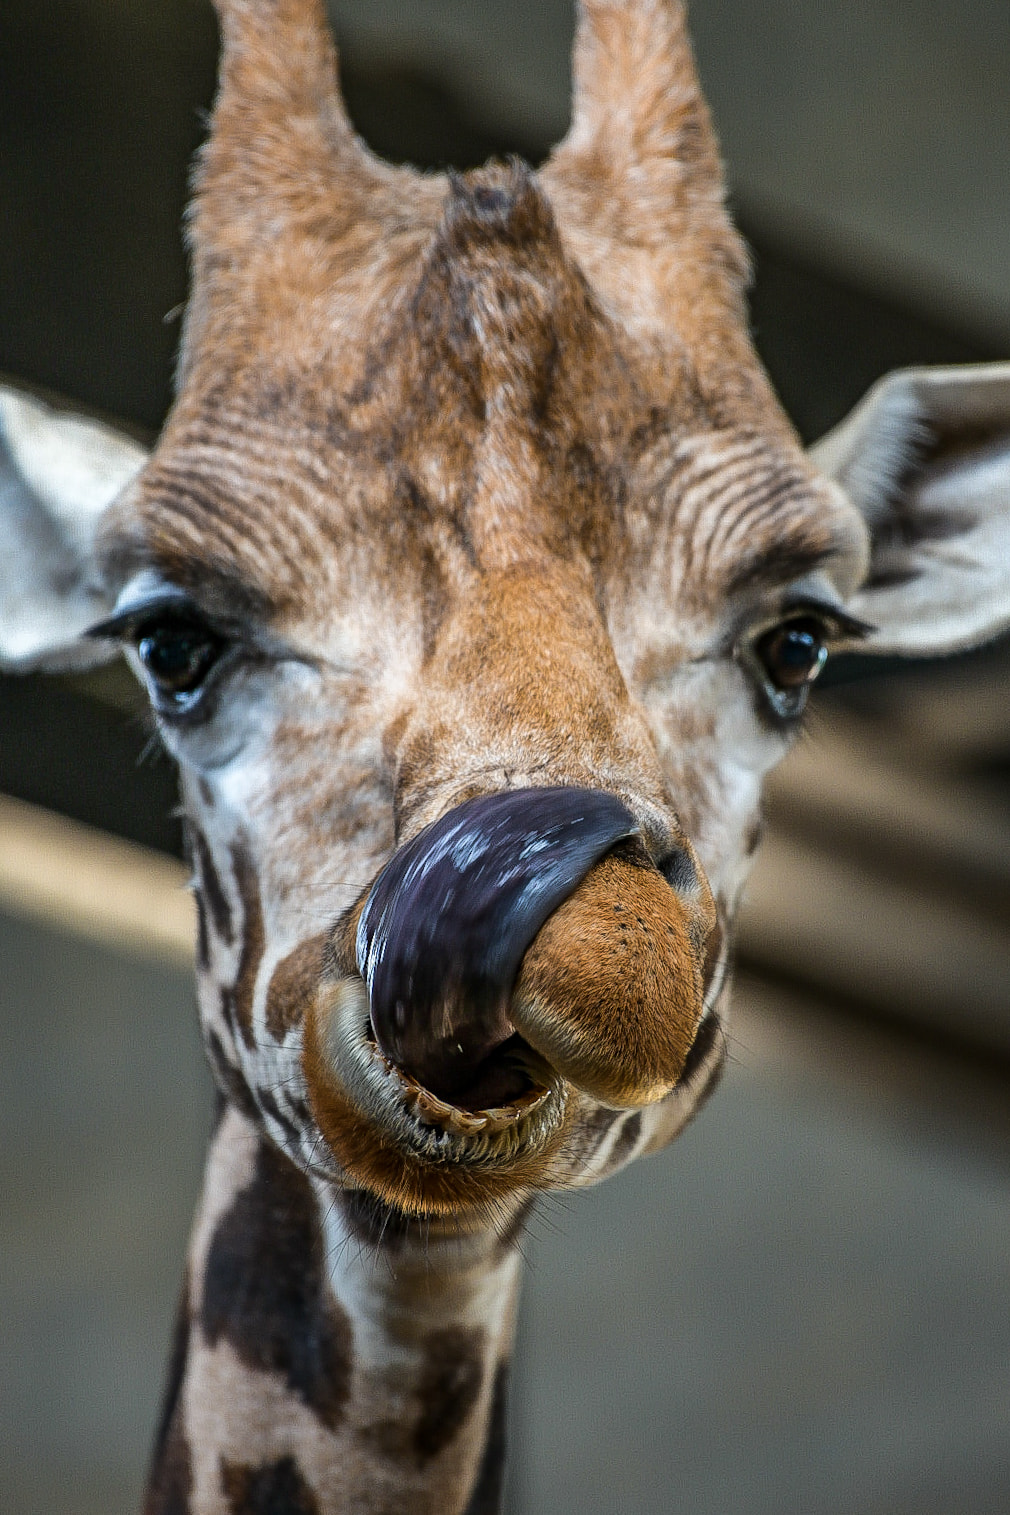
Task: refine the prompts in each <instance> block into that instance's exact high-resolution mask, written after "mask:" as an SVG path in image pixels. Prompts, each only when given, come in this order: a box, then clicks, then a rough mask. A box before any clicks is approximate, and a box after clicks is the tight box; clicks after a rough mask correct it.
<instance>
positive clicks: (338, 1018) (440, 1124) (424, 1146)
mask: <svg viewBox="0 0 1010 1515" xmlns="http://www.w3.org/2000/svg"><path fill="white" fill-rule="evenodd" d="M318 1008H319V1010H320V1011H321V1015H320V1025H321V1028H322V1041H323V1045H324V1048H325V1051H326V1054H327V1058H328V1061H329V1063H330V1066H331V1068H332V1069H333V1072H334V1073H335V1074H336V1075H337V1077H338V1078H339V1080H340V1082H341V1083H342V1084H343V1086H344V1088H345V1090H346V1092H347V1094H348V1095H349V1096H350V1097H351V1099H352V1100H353V1101H354V1103H355V1104H356V1105H357V1106H358V1107H359V1109H361V1110H362V1112H363V1113H364V1114H366V1115H367V1116H369V1117H370V1118H371V1119H372V1120H373V1121H374V1122H375V1123H376V1125H378V1126H379V1127H380V1129H381V1130H383V1131H384V1132H385V1134H387V1135H389V1136H391V1137H392V1138H393V1139H394V1140H396V1141H397V1142H401V1143H405V1144H406V1145H407V1146H408V1147H409V1148H410V1149H411V1150H412V1151H413V1152H414V1153H415V1155H417V1156H419V1157H422V1158H423V1159H424V1160H425V1161H428V1162H437V1163H444V1162H452V1163H463V1164H465V1165H474V1164H476V1165H486V1164H495V1165H497V1164H498V1163H501V1162H506V1161H511V1160H512V1159H514V1158H515V1157H516V1155H517V1154H518V1153H519V1152H524V1153H529V1152H531V1151H533V1150H536V1149H538V1148H540V1147H542V1146H545V1145H546V1144H547V1143H548V1142H549V1140H550V1138H551V1137H552V1136H553V1135H554V1133H555V1132H556V1131H557V1130H558V1128H559V1127H560V1125H561V1123H562V1121H563V1119H564V1115H565V1111H566V1108H567V1103H568V1097H569V1091H568V1088H567V1085H566V1083H565V1081H564V1080H563V1079H562V1078H561V1077H560V1076H559V1075H558V1074H557V1073H556V1072H555V1070H554V1069H553V1068H551V1067H550V1065H549V1064H548V1063H547V1062H546V1061H545V1059H544V1058H543V1057H541V1056H540V1054H539V1053H537V1052H535V1051H534V1049H533V1048H532V1047H530V1046H529V1045H528V1043H526V1042H524V1041H523V1039H522V1038H521V1037H520V1036H518V1035H513V1036H512V1037H510V1038H509V1039H508V1040H507V1041H506V1042H504V1043H503V1044H502V1045H501V1046H500V1047H498V1048H496V1049H495V1051H494V1052H493V1053H492V1054H490V1055H489V1057H488V1058H486V1059H485V1061H484V1063H483V1064H482V1065H480V1066H479V1067H478V1068H477V1069H476V1070H475V1072H474V1076H473V1078H472V1080H471V1081H470V1082H469V1083H468V1084H467V1085H466V1086H465V1087H464V1088H462V1089H459V1090H456V1091H454V1092H453V1094H452V1096H451V1097H448V1096H446V1095H444V1094H440V1093H437V1092H436V1091H435V1090H433V1089H430V1088H428V1087H427V1086H426V1085H425V1084H423V1083H422V1082H421V1081H420V1080H419V1079H418V1078H416V1077H415V1076H414V1075H413V1074H412V1073H410V1072H408V1071H407V1070H406V1069H404V1068H403V1067H401V1066H400V1065H399V1064H397V1063H396V1062H394V1061H393V1060H392V1059H391V1058H388V1057H387V1056H386V1055H385V1053H384V1052H383V1051H382V1049H381V1047H380V1046H379V1043H378V1039H377V1037H376V1035H375V1030H374V1027H373V1025H372V1020H371V1016H370V1013H369V1005H368V994H367V990H366V988H365V985H364V983H363V981H362V980H361V979H360V978H356V977H355V978H351V977H348V978H342V979H340V980H339V981H337V982H336V983H335V984H332V985H329V986H327V987H326V988H325V989H324V991H323V995H322V999H321V1002H320V1004H319V1007H318Z"/></svg>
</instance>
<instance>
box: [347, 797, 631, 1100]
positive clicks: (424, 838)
mask: <svg viewBox="0 0 1010 1515" xmlns="http://www.w3.org/2000/svg"><path fill="white" fill-rule="evenodd" d="M637 834H638V827H637V826H636V824H635V820H634V817H633V816H632V814H631V812H630V810H628V808H627V806H626V805H624V804H622V803H621V801H620V800H619V799H617V798H615V796H614V795H612V794H607V793H605V792H604V791H603V790H598V789H568V788H557V789H509V790H505V791H503V792H502V793H499V794H489V795H482V796H480V797H479V798H478V799H474V800H467V801H466V803H465V804H462V805H459V806H457V807H456V809H454V810H450V811H449V813H448V814H447V815H444V816H442V818H441V819H440V820H438V821H435V822H434V823H433V824H432V825H431V826H427V827H426V828H425V829H424V831H422V832H420V833H419V834H418V835H417V836H416V837H414V839H413V841H411V842H408V844H407V845H406V846H405V847H402V848H401V849H400V850H399V852H397V853H395V854H394V856H393V857H392V858H391V859H390V860H389V862H388V863H387V864H386V866H385V868H383V870H382V872H381V873H380V874H379V876H378V878H377V879H376V881H375V883H374V884H373V886H372V889H371V892H370V893H369V896H368V899H367V900H366V902H365V907H364V909H363V910H362V912H361V917H360V919H359V922H358V932H357V941H356V949H357V960H358V969H359V972H360V973H361V975H362V977H363V978H364V980H365V983H366V984H367V986H368V1003H369V1009H370V1012H371V1018H372V1027H373V1029H374V1032H375V1037H376V1040H377V1042H378V1044H379V1046H380V1048H381V1049H382V1051H383V1052H384V1053H385V1055H386V1056H387V1057H388V1058H389V1059H390V1060H391V1061H392V1062H395V1063H396V1064H397V1065H398V1066H399V1067H401V1068H403V1069H405V1070H406V1071H407V1072H408V1073H410V1074H412V1075H413V1076H414V1077H415V1078H416V1079H417V1080H418V1082H419V1083H421V1084H423V1085H424V1086H425V1087H426V1088H428V1089H431V1090H432V1092H433V1093H435V1094H439V1095H441V1096H443V1097H444V1098H452V1097H453V1095H455V1094H459V1093H460V1092H461V1091H464V1090H466V1089H467V1088H468V1087H472V1086H478V1085H479V1084H480V1081H481V1078H482V1077H484V1076H486V1075H485V1074H483V1073H482V1068H481V1065H482V1064H484V1063H485V1060H486V1059H487V1058H488V1057H489V1055H490V1054H491V1053H493V1052H494V1050H495V1049H496V1048H497V1047H500V1046H501V1045H502V1044H503V1043H505V1042H507V1041H508V1040H509V1038H510V1037H511V1036H512V1035H513V1032H514V1029H515V1028H514V1027H513V1026H512V1024H511V1023H510V1021H509V1018H508V1004H509V998H510V995H511V992H512V987H513V985H514V983H515V979H516V975H517V973H518V971H519V965H520V963H521V962H522V959H523V956H524V954H525V952H526V949H527V947H528V946H529V945H530V943H531V942H532V941H533V938H534V937H535V936H536V934H537V932H538V931H539V930H540V928H541V926H542V925H543V924H544V922H545V921H546V920H547V918H548V916H549V915H551V914H552V913H553V912H554V911H555V910H556V909H557V908H558V906H559V905H560V904H561V903H562V901H564V900H566V899H567V898H568V896H569V895H570V894H571V893H572V891H573V890H574V889H575V888H576V887H577V886H578V885H579V884H580V883H581V882H582V880H583V879H584V878H585V876H586V874H587V873H588V872H589V870H590V868H592V866H593V864H594V863H598V862H599V860H600V859H601V858H602V857H604V856H605V855H606V854H607V853H608V852H610V851H611V849H612V848H613V847H615V846H616V845H617V843H618V842H621V841H623V840H624V839H625V838H627V837H631V836H635V835H637Z"/></svg>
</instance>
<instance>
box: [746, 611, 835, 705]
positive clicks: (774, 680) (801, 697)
mask: <svg viewBox="0 0 1010 1515" xmlns="http://www.w3.org/2000/svg"><path fill="white" fill-rule="evenodd" d="M827 641H828V630H827V627H826V626H825V624H824V622H823V621H822V620H820V619H819V618H818V617H817V616H812V615H799V616H793V617H791V618H790V619H789V620H788V621H783V622H781V624H780V625H778V626H773V627H772V628H771V629H770V630H769V631H766V632H765V633H764V634H763V635H762V636H760V637H758V639H757V641H756V642H755V643H754V644H753V654H754V657H755V658H756V660H757V664H758V670H759V672H760V674H761V677H762V682H763V684H764V688H765V694H766V695H767V697H768V700H769V703H770V704H771V706H772V709H773V710H774V711H775V713H776V715H779V716H782V717H784V718H786V719H789V718H792V717H795V716H798V715H799V714H800V713H801V711H802V710H803V707H804V705H805V704H806V702H807V694H808V692H809V689H810V686H811V684H812V683H813V682H814V680H815V679H816V678H817V676H818V674H819V673H820V671H821V669H822V668H823V667H824V664H825V663H826V662H827V659H828V647H827Z"/></svg>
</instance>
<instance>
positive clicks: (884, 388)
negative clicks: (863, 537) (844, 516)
mask: <svg viewBox="0 0 1010 1515" xmlns="http://www.w3.org/2000/svg"><path fill="white" fill-rule="evenodd" d="M812 456H813V459H814V462H815V463H816V464H817V466H818V467H819V468H821V469H822V470H823V471H825V472H827V473H829V474H830V475H831V476H832V477H834V478H835V480H836V481H837V482H838V483H839V484H841V486H842V487H843V488H844V489H845V491H846V493H847V494H848V495H849V498H850V499H851V500H852V502H853V504H854V505H856V506H857V508H858V509H859V510H860V512H861V513H862V515H863V517H864V519H865V521H866V523H867V525H868V527H869V528H870V532H871V536H872V538H873V546H872V552H871V562H870V570H869V574H868V577H867V580H866V583H865V584H864V585H863V587H862V588H861V589H860V590H859V591H858V592H857V593H856V595H855V596H854V597H853V599H852V600H851V601H850V608H851V610H852V611H853V613H854V614H855V615H857V616H859V617H860V618H861V619H862V620H865V621H868V622H870V624H871V625H873V626H875V627H877V628H878V629H877V631H876V633H875V634H874V635H873V636H872V637H871V638H870V639H869V640H868V641H867V642H866V643H865V644H862V645H864V646H865V650H866V651H868V652H897V653H904V654H909V655H913V656H930V655H935V654H937V653H945V652H954V651H957V650H958V649H961V648H966V647H972V646H977V645H978V644H979V643H980V642H984V641H986V640H988V639H990V638H991V637H994V636H996V635H998V634H999V633H1000V632H1001V631H1004V630H1005V629H1006V628H1007V627H1008V626H1010V364H1005V363H1003V364H987V365H980V366H978V367H973V368H972V367H969V368H949V369H940V368H937V369H909V370H907V371H905V372H902V373H896V374H890V375H888V377H887V378H886V379H884V380H882V381H881V382H880V383H879V384H877V385H875V386H874V388H873V389H872V390H871V391H870V393H869V394H868V395H867V396H866V398H865V399H864V400H863V401H862V402H861V403H860V404H859V405H858V406H857V407H856V409H855V410H854V411H853V412H852V414H851V415H850V416H848V417H847V418H846V420H845V421H843V422H842V424H841V425H840V426H839V427H837V428H836V429H835V430H834V431H833V432H831V433H830V435H829V436H827V437H826V438H824V440H823V441H822V442H819V443H818V444H817V446H816V447H815V448H814V449H813V451H812Z"/></svg>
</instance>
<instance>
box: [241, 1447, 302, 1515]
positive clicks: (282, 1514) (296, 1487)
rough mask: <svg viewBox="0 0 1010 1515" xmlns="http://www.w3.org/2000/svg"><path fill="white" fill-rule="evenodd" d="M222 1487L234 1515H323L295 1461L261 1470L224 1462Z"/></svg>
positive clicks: (283, 1460)
mask: <svg viewBox="0 0 1010 1515" xmlns="http://www.w3.org/2000/svg"><path fill="white" fill-rule="evenodd" d="M221 1487H222V1488H223V1489H224V1494H225V1498H226V1499H227V1501H228V1509H229V1512H230V1515H319V1505H318V1503H317V1501H316V1496H315V1495H314V1494H313V1492H312V1490H311V1489H310V1488H309V1486H308V1484H307V1483H306V1482H305V1480H304V1478H302V1476H301V1474H300V1473H299V1471H298V1469H297V1468H296V1467H295V1460H294V1458H293V1457H282V1458H280V1459H279V1460H278V1461H277V1462H268V1463H263V1464H262V1466H261V1467H258V1468H250V1467H247V1466H246V1465H245V1464H244V1463H235V1462H224V1461H222V1463H221Z"/></svg>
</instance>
